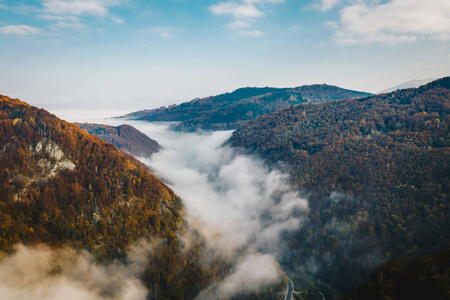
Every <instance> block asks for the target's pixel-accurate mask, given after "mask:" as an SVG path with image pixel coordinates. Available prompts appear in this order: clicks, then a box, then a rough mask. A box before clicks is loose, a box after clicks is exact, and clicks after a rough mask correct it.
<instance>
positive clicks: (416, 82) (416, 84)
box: [377, 78, 437, 94]
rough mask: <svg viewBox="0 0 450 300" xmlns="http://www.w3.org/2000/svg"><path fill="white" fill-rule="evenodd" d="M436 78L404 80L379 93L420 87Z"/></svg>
mask: <svg viewBox="0 0 450 300" xmlns="http://www.w3.org/2000/svg"><path fill="white" fill-rule="evenodd" d="M436 79H437V78H428V79H420V80H417V79H413V80H411V81H408V82H404V83H402V84H399V85H396V86H394V87H391V88H388V89H386V90H383V91H380V92H378V93H377V94H383V93H391V92H395V91H397V90H403V89H410V88H418V87H419V86H421V85H424V84H427V83H429V82H431V81H433V80H436Z"/></svg>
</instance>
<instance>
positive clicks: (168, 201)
mask: <svg viewBox="0 0 450 300" xmlns="http://www.w3.org/2000/svg"><path fill="white" fill-rule="evenodd" d="M0 108H1V110H0V256H1V257H5V253H6V254H12V253H13V252H14V251H15V248H14V246H15V245H17V244H24V245H26V246H33V245H38V244H41V243H44V244H46V245H48V246H50V247H52V248H67V247H70V248H72V249H75V250H77V251H78V250H88V251H89V252H90V253H92V254H93V255H94V256H95V257H96V259H97V262H103V263H105V264H109V263H111V262H113V261H114V260H120V261H125V262H126V251H127V249H128V248H129V247H130V246H132V245H133V244H134V243H135V242H137V241H138V240H141V239H142V238H144V239H149V240H153V241H157V242H155V245H154V249H153V250H152V252H151V253H150V254H147V255H146V256H144V257H142V258H140V268H142V269H144V272H143V274H141V279H142V280H143V282H144V284H145V286H146V287H147V288H148V292H149V297H150V298H152V297H156V298H159V299H193V298H194V297H195V295H196V294H197V293H199V292H200V291H201V290H202V289H203V288H205V287H206V286H207V285H208V283H209V282H210V281H211V280H214V278H216V276H220V274H223V273H224V271H223V270H226V269H225V268H224V269H217V270H216V269H215V268H216V267H215V266H218V267H219V268H220V266H221V264H220V263H218V264H216V263H215V262H214V261H210V263H209V264H208V265H203V264H202V263H201V262H200V259H199V257H200V251H201V238H200V237H196V238H194V237H191V239H192V240H191V241H190V242H191V245H192V247H190V248H184V247H183V243H184V242H183V241H181V239H180V236H181V235H182V233H183V231H184V230H186V228H185V223H184V221H183V216H182V205H181V201H180V199H179V198H178V197H177V196H176V195H175V194H174V193H173V191H172V190H170V189H169V188H168V187H167V186H165V185H164V184H163V183H162V182H161V181H159V180H158V179H157V178H156V177H155V176H153V175H152V174H150V173H149V172H147V170H146V167H145V166H144V165H142V164H141V163H140V162H139V161H137V160H136V159H134V158H133V157H132V156H131V155H128V154H126V153H125V152H123V151H121V150H118V149H117V148H116V147H115V146H113V145H111V144H108V143H106V142H104V141H101V140H99V139H98V138H97V137H96V136H94V135H91V134H89V133H87V132H86V131H83V130H81V129H79V128H78V127H77V126H76V125H74V124H71V123H68V122H65V121H63V120H60V119H58V118H57V117H56V116H54V115H52V114H50V113H48V112H46V111H45V110H43V109H37V108H36V107H32V106H30V105H28V104H27V103H25V102H21V101H20V100H17V99H11V98H8V97H6V96H0ZM92 263H93V262H92ZM55 268H56V265H55ZM215 270H216V271H215ZM221 270H222V271H221ZM52 272H56V273H57V272H58V270H57V269H55V270H52ZM118 275H119V274H118ZM96 288H99V287H96ZM110 289H111V287H109V290H106V291H103V293H106V295H108V293H113V291H112V290H110ZM117 289H119V287H117ZM111 299H113V298H111ZM114 299H116V298H114Z"/></svg>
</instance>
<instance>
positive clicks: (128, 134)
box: [74, 123, 161, 157]
mask: <svg viewBox="0 0 450 300" xmlns="http://www.w3.org/2000/svg"><path fill="white" fill-rule="evenodd" d="M74 124H75V125H77V126H78V127H80V128H81V129H83V130H86V131H87V132H89V133H91V134H95V135H96V136H97V137H98V138H100V139H102V140H104V141H105V142H107V143H111V144H113V145H114V146H116V147H117V148H119V149H121V150H123V151H126V152H128V153H130V154H132V155H134V156H136V157H150V156H151V155H152V154H153V153H155V152H158V150H159V149H161V146H160V145H159V144H158V142H157V141H155V140H152V139H151V138H149V137H148V136H146V135H145V134H143V133H142V132H140V131H139V130H137V129H136V128H134V127H133V126H130V125H127V124H124V125H120V126H108V125H101V124H91V123H74Z"/></svg>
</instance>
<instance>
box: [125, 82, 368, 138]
mask: <svg viewBox="0 0 450 300" xmlns="http://www.w3.org/2000/svg"><path fill="white" fill-rule="evenodd" d="M369 95H371V94H368V93H363V92H357V91H351V90H346V89H342V88H339V87H335V86H330V85H325V84H321V85H305V86H301V87H297V88H270V87H266V88H241V89H237V90H235V91H234V92H232V93H226V94H221V95H217V96H211V97H207V98H201V99H194V100H192V101H190V102H185V103H182V104H180V105H172V106H169V107H161V108H158V109H152V110H142V111H138V112H134V113H131V114H128V115H126V116H124V117H126V118H130V119H135V120H144V121H150V122H154V121H176V122H179V123H178V124H177V125H176V127H175V129H177V130H188V131H189V130H195V129H206V130H222V129H236V128H238V127H239V126H240V125H242V124H243V123H244V122H245V121H247V120H251V119H253V118H256V117H257V116H260V115H263V114H267V113H270V112H272V111H274V110H277V109H281V108H285V107H289V106H290V105H294V104H299V103H304V102H311V103H317V102H327V101H332V100H337V99H345V98H361V97H367V96H369Z"/></svg>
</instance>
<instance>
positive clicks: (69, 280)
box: [0, 240, 153, 300]
mask: <svg viewBox="0 0 450 300" xmlns="http://www.w3.org/2000/svg"><path fill="white" fill-rule="evenodd" d="M152 249H153V246H152V244H151V243H149V242H146V241H143V240H142V241H140V242H138V243H136V244H135V245H134V246H133V247H132V248H131V249H130V252H129V256H128V257H129V261H128V264H127V265H124V264H122V263H113V264H110V265H107V266H105V265H99V264H98V263H96V261H95V258H94V257H93V256H92V255H91V254H90V253H88V252H87V251H76V250H73V249H70V248H62V249H50V248H49V247H48V246H44V245H39V246H36V247H26V246H23V245H16V248H15V253H14V254H13V255H11V256H4V257H3V258H1V259H0V295H2V299H4V300H14V299H35V300H57V299H66V300H103V299H109V300H140V299H142V300H144V299H146V295H147V290H146V289H145V287H144V286H143V285H142V282H141V281H140V280H139V276H140V274H141V272H142V271H143V268H144V267H145V265H146V264H145V259H146V257H148V255H147V254H148V253H149V251H152Z"/></svg>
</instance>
